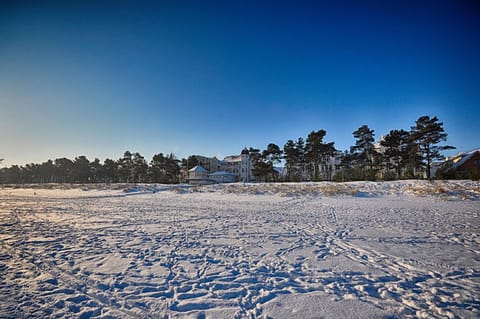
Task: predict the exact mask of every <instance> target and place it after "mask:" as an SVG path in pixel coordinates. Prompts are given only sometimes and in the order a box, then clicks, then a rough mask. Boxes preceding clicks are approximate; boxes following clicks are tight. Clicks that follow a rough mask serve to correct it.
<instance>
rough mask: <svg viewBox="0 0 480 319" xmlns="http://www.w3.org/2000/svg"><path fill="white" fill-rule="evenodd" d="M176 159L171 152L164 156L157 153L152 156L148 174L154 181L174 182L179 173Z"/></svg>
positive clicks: (176, 180)
mask: <svg viewBox="0 0 480 319" xmlns="http://www.w3.org/2000/svg"><path fill="white" fill-rule="evenodd" d="M178 162H179V161H178V160H177V158H176V157H175V155H173V154H169V155H167V156H164V155H163V153H159V154H156V155H154V156H153V158H152V161H151V162H150V167H149V176H150V179H151V181H153V182H155V183H165V184H167V183H176V182H178V175H179V173H180V166H179V165H178Z"/></svg>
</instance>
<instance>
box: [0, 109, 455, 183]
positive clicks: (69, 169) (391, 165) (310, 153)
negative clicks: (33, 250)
mask: <svg viewBox="0 0 480 319" xmlns="http://www.w3.org/2000/svg"><path fill="white" fill-rule="evenodd" d="M326 134H327V132H326V131H325V130H323V129H320V130H318V131H312V132H310V133H309V134H308V136H307V137H306V138H305V139H304V138H303V137H299V138H297V139H296V140H288V141H287V142H286V143H285V145H284V146H283V148H280V147H279V146H278V145H276V144H274V143H269V144H268V145H267V147H266V148H265V149H264V150H260V149H256V148H253V147H250V148H249V154H250V156H251V159H252V165H253V166H252V174H253V175H254V176H255V178H256V180H258V181H266V182H276V181H280V180H282V181H292V182H296V181H320V180H336V181H352V180H379V179H380V180H392V179H402V178H417V177H420V174H422V175H423V173H425V175H426V177H427V178H429V179H430V178H431V177H432V172H431V170H432V164H433V162H434V161H436V160H441V159H443V156H442V155H441V152H442V151H444V150H449V149H454V147H453V146H448V145H439V143H441V142H444V141H446V139H447V133H445V130H444V128H443V123H442V122H440V121H439V120H438V118H437V117H436V116H435V117H432V118H430V117H429V116H421V117H419V118H418V119H417V120H416V122H415V125H414V126H412V127H411V129H410V131H405V130H403V129H395V130H391V131H390V132H389V133H388V134H387V135H385V136H384V137H383V138H382V139H381V141H380V148H381V149H379V147H378V145H377V146H376V145H375V132H374V130H372V129H370V128H369V127H368V125H362V126H361V127H359V128H358V129H357V130H355V131H354V132H353V137H354V139H355V145H353V146H351V147H350V149H349V150H346V151H343V152H341V151H339V150H337V149H336V148H335V143H334V142H326V141H325V136H326ZM0 162H1V161H0ZM282 162H283V163H284V164H285V170H286V174H283V175H282V174H279V172H278V171H277V170H276V169H275V165H278V164H280V163H282ZM197 164H201V163H200V162H199V161H198V159H197V158H196V157H195V156H193V155H191V156H189V157H188V158H186V159H185V158H184V159H181V160H178V159H177V158H176V157H175V155H174V154H173V153H170V154H163V153H159V154H156V155H154V156H153V157H152V160H151V161H150V163H147V161H146V160H145V158H144V157H143V156H142V155H141V154H140V153H137V152H136V153H131V152H130V151H126V152H125V153H124V154H123V156H122V157H120V158H119V159H117V160H112V159H108V158H107V159H106V160H105V161H104V162H103V163H101V162H100V160H99V159H98V158H96V159H95V160H94V161H92V162H90V161H89V160H88V159H87V158H86V157H85V156H83V155H82V156H78V157H76V158H75V159H74V160H70V159H68V158H58V159H55V160H53V161H52V160H48V161H46V162H44V163H42V164H27V165H25V166H18V165H13V166H11V167H9V168H2V169H1V170H0V183H3V184H26V183H178V182H180V171H181V168H184V169H190V168H192V167H193V166H195V165H197Z"/></svg>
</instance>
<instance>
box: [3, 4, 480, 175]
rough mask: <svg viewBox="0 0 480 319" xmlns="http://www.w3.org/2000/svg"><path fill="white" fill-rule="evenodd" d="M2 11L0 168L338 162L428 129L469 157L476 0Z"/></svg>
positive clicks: (475, 101) (477, 68)
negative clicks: (333, 156)
mask: <svg viewBox="0 0 480 319" xmlns="http://www.w3.org/2000/svg"><path fill="white" fill-rule="evenodd" d="M386 3H387V2H385V1H312V2H308V1H290V2H286V1H285V2H284V1H271V2H265V1H251V2H250V1H170V2H167V1H152V2H138V1H137V2H133V1H132V2H128V1H119V2H101V3H100V4H98V3H97V2H95V1H78V2H74V1H62V2H60V1H55V2H54V1H42V3H39V1H35V2H28V1H26V2H23V1H22V2H18V1H13V2H11V3H10V2H0V158H4V159H5V160H4V162H3V164H2V165H3V166H10V165H12V164H21V165H23V164H26V163H32V162H34V163H41V162H44V161H46V160H47V159H55V158H59V157H68V158H71V159H73V158H74V157H75V156H79V155H85V156H87V157H88V158H89V159H90V160H93V159H94V158H95V157H98V158H100V159H101V160H102V161H103V160H104V159H105V158H112V159H117V158H119V157H121V155H122V154H123V152H124V151H125V150H130V151H132V152H140V153H141V154H142V155H144V156H145V158H146V159H147V161H150V159H151V157H152V155H154V154H156V153H160V152H163V153H170V152H173V153H175V154H176V155H177V157H180V158H181V157H185V156H188V155H189V154H202V155H205V156H217V157H224V156H226V155H231V154H238V153H239V152H240V151H241V149H242V148H243V147H245V146H247V147H249V146H253V147H257V148H260V149H263V148H265V147H266V145H267V144H268V143H271V142H273V143H276V144H278V145H279V146H281V147H283V145H284V144H285V142H286V141H287V140H288V139H294V140H295V139H297V138H298V137H300V136H302V137H304V138H305V137H306V136H307V135H308V133H309V132H310V131H312V130H319V129H325V130H326V131H327V136H326V141H327V142H330V141H334V142H335V146H336V148H337V149H340V150H345V149H348V148H349V147H350V146H351V145H353V144H354V139H353V135H352V132H353V131H354V130H356V129H357V128H358V127H360V126H361V125H363V124H367V125H368V126H369V127H370V128H371V129H374V130H375V134H376V137H377V139H378V138H380V136H381V135H384V134H386V133H388V132H389V131H390V130H391V129H406V130H409V129H410V127H411V126H412V125H414V122H415V120H416V119H417V118H418V117H420V116H422V115H430V116H435V115H436V116H438V117H439V119H440V121H442V122H444V127H445V130H446V132H447V133H448V135H449V136H448V144H451V145H453V146H456V147H457V150H456V151H455V152H457V151H469V150H471V149H474V148H479V147H480V139H479V137H478V129H479V127H480V125H479V122H480V121H479V119H480V61H479V60H480V59H479V57H480V36H479V30H480V8H479V5H478V4H477V3H478V2H476V1H411V2H410V1H398V2H397V1H388V4H386Z"/></svg>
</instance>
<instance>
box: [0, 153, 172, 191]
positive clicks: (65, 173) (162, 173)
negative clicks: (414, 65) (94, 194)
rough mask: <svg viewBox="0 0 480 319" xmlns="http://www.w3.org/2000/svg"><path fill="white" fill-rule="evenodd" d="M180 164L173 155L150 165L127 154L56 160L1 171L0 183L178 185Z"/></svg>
mask: <svg viewBox="0 0 480 319" xmlns="http://www.w3.org/2000/svg"><path fill="white" fill-rule="evenodd" d="M179 162H180V161H179V160H178V159H177V158H176V157H175V155H173V154H165V155H164V154H163V153H159V154H156V155H154V156H153V157H152V160H151V161H150V163H147V161H146V160H145V158H144V157H143V156H142V155H141V154H140V153H137V152H136V153H132V152H130V151H126V152H125V153H124V154H123V156H122V157H120V158H119V159H117V160H112V159H108V158H107V159H106V160H105V161H104V162H103V163H101V162H100V160H99V159H98V158H96V159H95V160H94V161H92V162H90V161H89V160H88V159H87V158H86V157H85V156H83V155H82V156H78V157H76V158H75V159H74V160H70V159H68V158H57V159H55V160H53V161H52V160H48V161H46V162H44V163H42V164H27V165H25V166H18V165H13V166H11V167H9V168H2V169H1V170H0V183H3V184H28V183H178V182H179V174H180V166H179Z"/></svg>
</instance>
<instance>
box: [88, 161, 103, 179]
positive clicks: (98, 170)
mask: <svg viewBox="0 0 480 319" xmlns="http://www.w3.org/2000/svg"><path fill="white" fill-rule="evenodd" d="M90 174H91V180H90V181H91V182H92V183H99V182H102V181H103V178H104V177H103V175H104V173H103V165H102V163H100V160H99V159H98V158H95V159H94V160H93V162H91V163H90Z"/></svg>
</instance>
